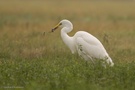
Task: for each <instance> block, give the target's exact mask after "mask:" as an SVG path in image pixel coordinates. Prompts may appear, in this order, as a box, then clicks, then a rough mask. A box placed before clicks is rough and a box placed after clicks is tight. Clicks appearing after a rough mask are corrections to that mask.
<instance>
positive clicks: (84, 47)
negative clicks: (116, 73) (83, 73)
mask: <svg viewBox="0 0 135 90" xmlns="http://www.w3.org/2000/svg"><path fill="white" fill-rule="evenodd" d="M58 27H62V29H61V37H62V40H63V41H64V43H65V44H66V45H67V46H68V47H69V49H70V50H71V52H72V53H73V54H74V53H75V52H78V54H79V56H81V57H83V58H84V59H85V60H92V61H93V62H94V59H101V60H104V61H106V62H107V63H108V64H109V65H110V66H113V65H114V63H113V61H112V59H111V58H110V56H109V55H108V53H107V52H106V50H105V48H104V46H103V45H102V44H101V42H100V41H99V40H98V39H97V38H96V37H94V36H93V35H91V34H89V33H88V32H85V31H78V32H77V33H75V35H74V36H73V37H70V36H68V34H67V33H69V32H71V31H72V30H73V25H72V23H71V22H70V21H69V20H62V21H60V22H59V23H58V25H56V26H55V27H54V28H53V29H52V32H53V31H54V30H56V29H57V28H58Z"/></svg>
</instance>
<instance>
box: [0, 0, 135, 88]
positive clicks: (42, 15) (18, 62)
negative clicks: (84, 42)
mask: <svg viewBox="0 0 135 90" xmlns="http://www.w3.org/2000/svg"><path fill="white" fill-rule="evenodd" d="M134 9H135V2H134V1H89V0H66V1H64V0H12V1H11V0H1V1H0V90H3V89H7V88H8V89H9V88H12V89H15V90H20V89H23V90H75V89H76V90H135V10H134ZM62 19H69V20H70V21H71V22H72V23H73V25H74V30H73V31H72V32H71V33H69V35H70V36H73V35H74V33H75V32H77V31H79V30H84V31H87V32H89V33H91V34H92V35H94V36H95V37H97V38H98V39H99V40H100V41H101V42H102V44H103V45H104V47H105V48H106V50H107V52H108V53H109V55H110V56H111V58H112V59H113V62H114V64H115V65H114V67H107V68H106V69H105V68H104V67H102V66H101V65H100V64H98V63H97V64H96V65H93V64H91V63H86V62H85V60H83V59H81V58H80V57H79V56H78V55H77V54H75V55H72V54H71V51H70V50H69V48H68V47H67V46H66V45H65V44H64V43H63V42H62V39H61V37H60V29H58V30H56V31H55V32H53V33H48V32H50V31H51V29H52V28H53V27H54V26H55V25H56V24H57V23H58V22H59V21H60V20H62ZM44 32H45V33H44Z"/></svg>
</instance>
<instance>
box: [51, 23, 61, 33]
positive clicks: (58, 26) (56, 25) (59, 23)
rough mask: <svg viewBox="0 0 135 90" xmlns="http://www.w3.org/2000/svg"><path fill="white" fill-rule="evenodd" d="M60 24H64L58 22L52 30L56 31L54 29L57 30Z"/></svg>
mask: <svg viewBox="0 0 135 90" xmlns="http://www.w3.org/2000/svg"><path fill="white" fill-rule="evenodd" d="M60 25H62V24H61V23H58V24H57V25H56V26H55V27H54V28H53V29H52V32H54V30H56V29H57V28H58V27H59V26H60Z"/></svg>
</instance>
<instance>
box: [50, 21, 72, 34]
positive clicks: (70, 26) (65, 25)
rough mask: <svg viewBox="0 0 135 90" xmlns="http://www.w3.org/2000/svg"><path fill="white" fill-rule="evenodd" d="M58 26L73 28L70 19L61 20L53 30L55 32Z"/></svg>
mask: <svg viewBox="0 0 135 90" xmlns="http://www.w3.org/2000/svg"><path fill="white" fill-rule="evenodd" d="M58 27H67V28H73V25H72V23H71V22H70V21H69V20H66V19H64V20H62V21H60V22H59V23H58V24H57V25H56V26H55V27H54V28H53V29H52V32H54V30H56V29H57V28H58Z"/></svg>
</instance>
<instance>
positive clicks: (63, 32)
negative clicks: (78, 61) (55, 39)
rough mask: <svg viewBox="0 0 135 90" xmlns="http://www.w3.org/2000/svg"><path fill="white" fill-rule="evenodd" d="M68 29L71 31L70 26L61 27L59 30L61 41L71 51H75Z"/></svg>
mask: <svg viewBox="0 0 135 90" xmlns="http://www.w3.org/2000/svg"><path fill="white" fill-rule="evenodd" d="M70 31H72V28H67V27H63V28H62V30H61V37H62V40H63V42H64V43H65V44H66V45H67V46H68V47H69V48H70V50H71V52H72V53H75V51H76V49H75V45H74V41H73V37H70V36H68V34H67V33H69V32H70Z"/></svg>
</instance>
